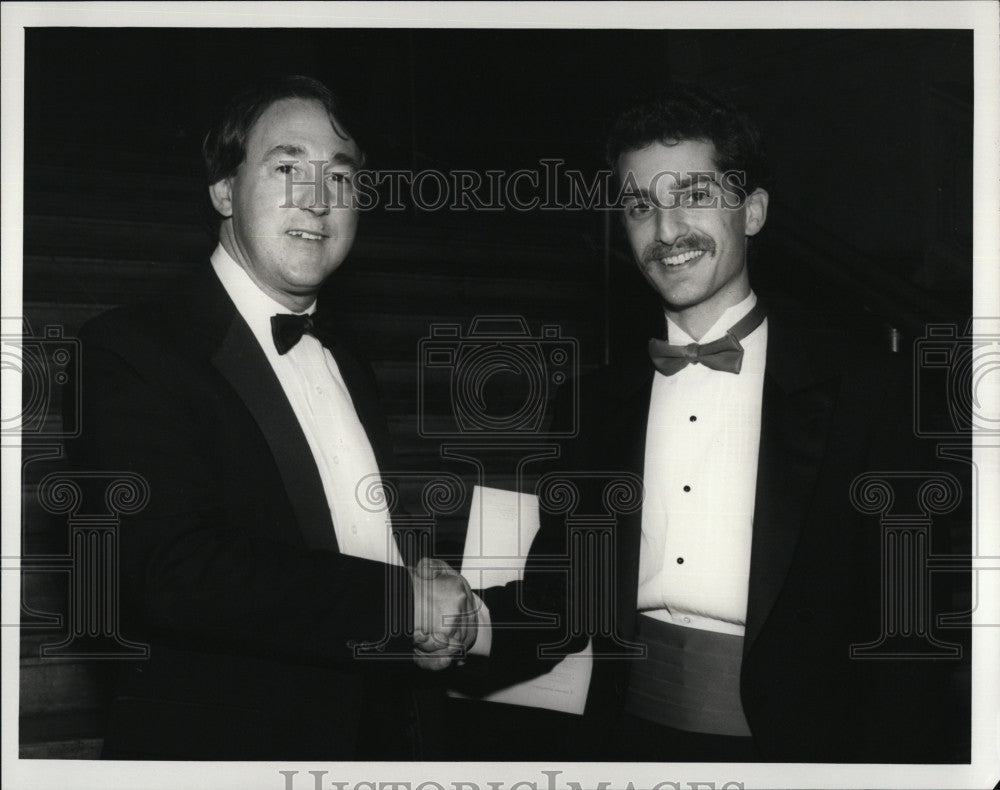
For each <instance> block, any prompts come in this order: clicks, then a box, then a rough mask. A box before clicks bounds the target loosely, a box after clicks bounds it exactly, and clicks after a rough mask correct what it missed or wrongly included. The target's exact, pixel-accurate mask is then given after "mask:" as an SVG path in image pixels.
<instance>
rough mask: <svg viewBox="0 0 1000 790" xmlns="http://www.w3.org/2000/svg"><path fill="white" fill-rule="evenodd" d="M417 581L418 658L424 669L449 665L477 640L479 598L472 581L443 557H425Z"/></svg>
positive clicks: (414, 577) (414, 575)
mask: <svg viewBox="0 0 1000 790" xmlns="http://www.w3.org/2000/svg"><path fill="white" fill-rule="evenodd" d="M410 578H411V580H412V582H413V606H414V612H413V643H414V648H415V650H414V660H415V661H416V662H417V666H419V667H420V668H422V669H429V670H439V669H446V668H447V667H448V666H450V665H451V663H452V661H454V660H455V659H456V658H459V659H460V658H463V657H464V656H465V651H467V650H468V649H469V648H471V647H472V645H473V644H474V643H475V641H476V623H477V617H476V602H475V598H474V597H473V595H472V590H471V589H470V588H469V583H468V582H467V581H466V580H465V578H464V577H463V576H462V575H461V574H460V573H456V572H455V571H454V570H452V569H451V567H450V566H449V565H448V564H447V563H446V562H443V561H442V560H437V559H431V558H429V557H424V558H422V559H421V560H420V562H418V563H417V565H416V567H415V568H414V569H413V571H412V572H411V574H410Z"/></svg>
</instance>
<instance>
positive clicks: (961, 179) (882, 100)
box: [5, 28, 973, 756]
mask: <svg viewBox="0 0 1000 790" xmlns="http://www.w3.org/2000/svg"><path fill="white" fill-rule="evenodd" d="M25 53H26V54H25V117H24V126H25V187H24V206H25V216H24V230H25V233H24V309H25V315H26V317H27V318H28V320H29V321H30V323H31V326H32V328H33V329H34V331H35V333H36V334H37V333H39V332H40V331H41V329H42V327H44V326H46V325H59V326H62V327H63V328H64V332H65V334H66V336H68V337H72V336H73V335H74V334H75V332H76V330H77V329H78V328H79V326H80V324H81V323H82V322H83V321H84V320H86V319H87V318H89V317H90V316H92V315H94V314H96V313H98V312H101V311H103V310H105V309H107V308H108V307H111V306H113V305H116V304H120V303H122V302H126V301H133V300H139V299H144V298H149V297H155V296H159V295H163V294H169V293H170V292H171V289H172V288H173V283H175V282H176V281H177V279H178V278H179V277H181V276H183V275H184V274H185V273H187V272H189V271H191V270H192V269H193V268H194V267H196V266H200V265H205V261H206V259H207V257H208V255H209V254H210V253H211V250H212V249H213V246H214V241H213V239H212V236H211V233H210V232H208V227H209V223H208V222H207V219H208V217H209V212H208V203H207V196H206V189H205V184H204V177H203V168H202V164H201V159H200V143H201V139H202V136H203V134H204V132H205V129H206V127H207V125H208V123H209V122H210V120H211V119H212V118H213V117H214V115H215V114H216V113H217V112H218V111H219V109H220V107H221V105H222V104H223V103H225V102H226V101H227V100H228V99H229V98H230V97H231V96H232V95H233V94H234V93H235V92H237V91H239V90H241V89H242V88H244V87H246V86H247V85H249V84H251V83H253V82H256V81H257V80H259V79H261V78H264V77H269V76H273V75H276V74H282V73H301V74H307V75H310V76H314V77H317V78H319V79H320V80H323V81H324V82H326V83H327V84H329V85H330V86H331V87H332V88H333V89H334V90H335V91H337V92H338V93H340V94H341V95H342V96H343V97H344V98H345V99H346V100H347V102H348V103H349V104H350V105H351V106H352V107H353V108H354V109H355V112H356V114H357V115H358V116H360V118H361V119H362V122H363V123H362V131H361V133H360V134H359V135H358V136H359V138H360V139H361V141H362V143H363V146H364V147H365V148H366V150H367V151H368V154H369V163H370V164H371V166H373V167H376V168H409V169H415V170H421V169H425V168H436V169H439V170H444V171H448V170H452V169H476V170H481V171H485V170H487V169H503V170H507V171H512V170H515V169H517V168H520V167H526V168H529V169H539V168H540V165H539V161H540V160H541V159H543V158H559V159H562V160H564V161H565V163H566V165H565V166H566V167H567V168H578V169H580V170H583V171H584V172H585V173H591V172H593V171H594V170H595V169H597V168H599V167H602V166H604V163H603V156H602V149H603V142H604V135H605V132H606V130H607V127H608V126H609V124H610V122H611V120H612V119H613V118H614V117H615V115H616V114H617V113H618V112H619V111H620V110H621V109H622V108H623V107H625V106H627V105H628V103H629V102H630V100H631V99H632V98H633V97H635V96H638V95H641V94H643V93H645V92H648V91H649V90H652V89H655V88H656V87H657V86H658V85H659V84H661V83H662V81H663V80H664V79H666V78H669V77H673V76H678V77H686V78H691V79H695V80H698V81H701V82H703V83H706V84H708V85H710V86H713V87H717V88H721V89H724V90H727V91H730V92H731V93H732V95H733V96H734V97H735V98H736V99H737V101H738V102H739V103H741V104H743V105H744V106H745V107H746V108H747V109H748V110H750V111H751V113H752V114H753V115H754V116H755V117H756V119H757V120H758V122H759V123H760V125H761V127H762V128H763V132H764V137H765V141H766V143H767V146H768V149H769V153H770V159H771V164H772V167H773V170H774V174H775V179H774V184H773V187H772V189H771V201H770V210H769V218H768V222H767V226H766V227H765V229H764V230H763V232H762V234H761V235H760V236H759V237H758V243H757V248H758V249H757V253H756V258H755V260H754V261H753V263H752V274H751V277H752V281H753V282H754V285H755V287H756V288H757V289H758V290H759V291H761V292H763V293H765V294H767V293H774V294H777V295H779V296H781V295H784V296H790V297H793V298H797V299H801V300H804V301H806V302H808V303H810V304H812V305H814V306H815V307H816V309H817V320H824V321H835V322H836V321H843V322H849V321H858V320H860V321H862V322H864V323H866V324H867V325H870V327H871V329H872V331H873V332H877V333H880V334H882V335H883V337H884V338H885V342H887V343H888V342H889V337H890V335H891V330H892V329H895V330H896V332H897V333H898V338H899V348H900V353H910V349H911V343H912V341H913V340H915V339H917V338H919V337H921V336H922V335H923V333H924V328H925V325H926V324H927V323H928V322H954V323H957V324H959V326H964V324H965V322H966V321H967V320H968V317H969V314H970V310H971V296H972V287H971V283H972V261H971V242H972V119H973V106H972V95H973V84H972V33H971V31H960V30H949V31H935V30H907V31H894V30H871V31H866V30H852V31H842V30H753V31H744V30H720V31H697V30H684V31H681V30H676V31H675V30H614V31H612V30H517V31H515V30H458V29H448V30H405V29H403V30H365V29H355V30H337V29H331V30H297V29H296V30H226V29H176V30H175V29H122V28H117V29H107V30H102V29H70V28H66V29H58V28H50V29H43V28H34V29H29V30H27V31H26V50H25ZM5 221H6V220H5ZM322 298H323V300H324V302H326V303H328V304H329V305H330V306H331V307H332V308H333V309H334V310H335V311H336V312H337V313H338V316H339V318H340V320H341V324H342V326H343V331H345V332H347V333H349V334H352V335H354V336H355V337H356V342H357V344H358V345H360V347H361V349H362V351H363V352H364V353H365V354H366V355H367V356H368V357H369V358H370V359H371V361H372V362H373V365H374V368H375V371H376V374H377V376H378V378H379V382H380V385H381V387H382V389H383V394H384V405H385V408H386V411H387V413H388V417H389V420H390V427H391V429H392V431H393V436H394V439H395V441H396V445H397V450H398V455H399V463H400V465H401V468H405V469H415V470H425V471H426V470H431V469H437V468H440V467H441V466H442V465H445V466H446V464H443V463H442V462H441V459H440V457H439V446H440V440H438V439H434V438H427V437H421V436H420V434H419V431H418V428H419V426H420V425H421V424H422V423H421V422H420V421H419V420H418V417H419V416H420V415H418V414H417V402H418V401H417V397H416V395H417V390H418V387H420V386H421V380H420V378H419V370H420V366H419V362H420V351H419V342H420V340H421V339H422V338H426V337H427V336H428V335H429V333H430V331H431V327H432V325H434V324H436V323H459V324H461V325H462V327H463V328H464V330H465V331H467V330H468V327H469V322H470V320H471V319H472V318H473V317H475V316H477V315H479V316H483V315H520V316H523V317H524V318H525V319H526V321H527V323H528V326H529V328H530V331H531V332H532V333H533V334H535V335H537V333H538V332H539V330H540V328H541V327H542V326H543V325H553V324H554V325H558V326H559V327H560V328H561V334H562V336H563V337H568V338H573V339H575V340H576V341H577V342H578V344H579V354H578V362H579V364H580V365H581V366H582V367H584V368H588V367H592V366H594V365H596V364H598V363H599V362H601V361H602V360H604V359H606V358H608V357H616V356H619V355H620V354H622V353H625V352H627V351H628V350H629V349H634V348H641V346H642V344H643V343H644V339H645V338H646V337H648V336H649V333H651V332H655V331H656V329H657V326H658V325H659V324H660V323H661V322H662V319H661V316H660V314H659V312H658V309H657V305H656V303H655V301H654V300H653V299H652V298H651V296H650V294H649V293H648V292H647V289H646V288H645V287H644V284H643V283H642V281H641V278H640V277H639V276H638V274H637V273H636V271H635V267H634V265H633V264H632V263H631V261H630V258H629V256H628V253H627V246H626V245H625V242H624V236H623V234H622V233H621V231H620V229H619V226H618V221H617V218H613V217H608V216H607V215H606V214H605V213H604V212H601V211H555V212H553V211H534V212H528V213H518V212H502V213H493V214H482V213H468V212H464V213H460V212H450V211H438V212H422V211H417V210H414V209H412V208H410V209H408V210H406V211H403V212H397V213H389V212H385V211H373V212H369V213H366V214H365V216H363V217H362V220H361V225H360V228H359V236H358V241H357V243H356V245H355V248H354V250H353V251H352V253H351V256H350V257H349V258H348V261H347V262H346V263H345V264H344V266H343V267H342V269H341V271H339V272H338V273H337V274H336V275H335V276H334V277H333V278H332V279H331V281H330V282H329V283H328V285H327V287H326V288H325V290H324V293H323V297H322ZM515 384H516V382H515ZM506 390H507V391H515V392H516V391H517V387H516V386H515V387H513V388H511V387H509V386H508V387H506ZM493 395H494V396H495V397H497V398H499V399H500V401H502V398H503V394H502V393H493ZM500 401H498V403H499V408H501V409H502V408H503V403H502V402H500ZM58 413H59V408H58V404H56V403H55V399H54V400H53V409H52V413H51V414H50V415H48V417H49V418H50V420H55V419H57V417H56V415H57V414H58ZM437 416H438V417H439V416H440V415H437ZM56 432H57V431H56ZM25 458H26V465H25V486H26V492H28V493H29V496H26V497H25V503H26V504H25V517H24V521H25V536H24V537H25V540H24V545H25V554H28V553H32V552H35V553H48V552H55V553H60V552H65V551H66V548H65V527H64V526H63V528H62V532H61V533H58V534H61V535H62V537H61V538H60V539H56V540H54V541H53V539H52V538H51V536H52V535H53V534H54V533H53V532H52V529H53V520H52V518H51V517H47V516H45V515H43V514H41V513H40V511H39V510H38V506H37V504H35V503H34V502H33V500H32V497H31V496H30V492H31V491H32V486H33V485H34V484H35V483H37V481H38V480H39V479H40V478H41V477H42V476H43V475H44V474H45V473H46V472H48V471H51V470H52V469H54V468H58V460H57V459H56V460H51V459H44V458H41V457H39V459H38V460H37V461H33V460H32V457H31V453H30V452H26V455H25ZM464 471H466V472H467V471H468V470H467V469H466V470H464ZM502 477H503V475H502V473H498V477H497V479H502ZM491 479H492V478H491ZM64 524H65V522H64V521H63V525H64ZM460 528H461V526H460V524H457V525H456V526H455V530H456V532H455V534H454V535H450V536H449V534H448V533H447V531H445V533H443V537H444V540H445V542H446V543H447V541H448V540H451V539H455V540H457V536H458V535H459V534H460V533H459V532H457V530H459V529H460ZM57 532H58V529H57ZM60 540H61V541H62V542H61V543H60ZM28 584H29V585H33V584H35V582H34V581H30V580H29V582H28ZM25 600H26V601H27V603H28V604H29V605H31V606H33V607H35V608H36V609H38V610H39V611H50V610H53V609H57V608H58V607H59V606H60V603H59V602H60V601H62V604H61V605H62V606H63V607H65V591H63V592H62V593H61V594H60V592H59V591H58V590H52V589H50V588H47V587H45V586H44V585H43V584H41V582H39V583H38V586H37V587H36V586H32V587H30V589H29V588H28V587H26V593H25ZM54 638H57V637H54V636H53V632H52V631H51V630H50V631H46V630H45V629H44V628H41V629H35V630H31V629H27V631H26V638H25V639H24V640H22V655H24V656H25V659H24V662H23V667H24V672H23V673H22V718H21V728H22V729H21V740H22V744H23V745H22V754H24V755H25V756H42V755H50V754H51V755H55V754H63V755H65V756H71V755H86V754H89V753H91V752H92V751H93V750H94V749H95V748H96V745H95V744H99V736H100V724H99V722H100V694H99V690H98V688H97V687H96V686H95V685H94V684H93V682H92V680H91V678H90V675H89V674H88V673H89V670H88V669H87V667H86V666H85V665H82V664H79V665H74V664H72V663H62V664H54V663H53V662H48V663H46V662H41V661H39V660H38V659H37V656H38V646H39V644H40V643H42V642H46V641H52V640H53V639H54ZM53 744H56V745H53ZM58 744H62V745H58ZM60 750H61V751H60Z"/></svg>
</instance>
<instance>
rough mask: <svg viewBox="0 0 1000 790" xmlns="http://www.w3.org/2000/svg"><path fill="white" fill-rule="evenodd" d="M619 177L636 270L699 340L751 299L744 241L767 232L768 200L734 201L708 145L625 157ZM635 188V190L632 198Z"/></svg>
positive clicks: (763, 196)
mask: <svg viewBox="0 0 1000 790" xmlns="http://www.w3.org/2000/svg"><path fill="white" fill-rule="evenodd" d="M618 172H619V173H620V174H621V176H622V178H623V179H625V184H626V187H627V189H626V194H625V206H624V208H625V211H624V224H625V233H626V235H627V236H628V240H629V244H630V245H631V247H632V253H633V254H634V255H635V260H636V263H637V264H638V266H639V269H640V271H641V272H642V273H643V276H645V278H646V280H647V281H648V282H649V284H650V285H651V286H653V288H654V289H655V290H656V292H657V293H658V294H659V295H660V297H661V298H662V299H663V302H664V305H665V307H666V310H667V313H668V314H669V315H671V317H672V318H674V320H676V321H677V322H678V323H679V324H680V325H681V326H682V327H683V328H684V329H685V330H687V331H688V332H689V333H691V334H692V335H693V336H695V337H696V338H697V337H700V335H701V333H703V332H704V331H706V330H707V329H708V328H709V327H710V326H711V325H712V324H713V323H715V321H716V319H717V318H718V317H719V316H720V315H721V314H722V312H723V311H724V310H725V309H726V308H728V307H731V306H733V305H735V304H738V303H739V302H740V301H742V300H743V299H744V298H746V296H747V295H748V294H749V293H750V282H749V279H748V278H747V271H746V238H747V236H752V235H754V234H755V233H757V231H759V230H760V229H761V228H762V227H763V225H764V220H765V218H766V216H767V193H766V192H764V191H763V190H760V189H758V190H756V191H755V192H754V193H753V194H752V195H750V196H748V197H747V198H746V199H745V200H737V196H736V195H735V194H734V192H733V188H732V183H731V182H729V183H727V180H726V179H725V178H724V176H723V174H722V173H718V172H717V169H716V166H715V146H714V145H713V144H712V143H710V142H706V141H703V140H682V141H680V142H678V143H676V144H674V145H664V144H662V143H653V144H651V145H649V146H647V147H645V148H642V149H640V150H637V151H627V152H626V153H624V154H622V155H621V157H620V158H619V160H618ZM630 178H631V179H633V181H632V182H631V184H630V182H629V180H628V179H630ZM631 185H634V186H637V187H638V190H636V191H635V193H634V194H633V193H631V190H630V189H628V187H629V186H631ZM727 188H728V191H727ZM737 204H738V206H737ZM692 330H693V331H692Z"/></svg>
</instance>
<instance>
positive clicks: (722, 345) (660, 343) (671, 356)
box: [649, 302, 766, 376]
mask: <svg viewBox="0 0 1000 790" xmlns="http://www.w3.org/2000/svg"><path fill="white" fill-rule="evenodd" d="M765 316H766V313H765V312H764V308H763V306H762V305H761V304H760V302H758V303H757V304H756V305H754V308H753V310H751V311H750V312H749V313H747V314H746V315H745V316H743V318H741V319H740V320H739V321H737V322H736V323H735V324H734V325H733V327H732V329H730V330H729V331H728V332H726V334H725V335H724V336H722V337H720V338H719V339H718V340H713V341H712V342H711V343H705V344H704V345H702V344H699V343H688V344H687V345H686V346H673V345H671V344H670V343H668V342H667V341H666V340H657V339H656V338H652V339H651V340H650V341H649V358H650V359H652V360H653V365H654V366H655V367H656V369H657V370H658V371H660V373H662V374H663V375H664V376H672V375H674V373H676V372H677V371H678V370H681V369H682V368H684V367H686V366H687V365H694V364H697V363H699V362H700V363H701V364H702V365H704V366H705V367H707V368H712V370H724V371H726V372H727V373H739V372H740V368H741V367H742V365H743V346H741V345H740V341H741V340H742V339H743V338H745V337H746V336H747V335H749V334H750V333H751V332H753V331H754V330H755V329H756V328H757V327H759V326H760V325H761V323H763V321H764V318H765Z"/></svg>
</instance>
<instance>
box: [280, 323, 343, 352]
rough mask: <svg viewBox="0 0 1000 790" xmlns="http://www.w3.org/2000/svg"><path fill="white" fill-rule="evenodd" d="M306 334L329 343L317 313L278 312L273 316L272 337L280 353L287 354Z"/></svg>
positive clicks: (325, 343)
mask: <svg viewBox="0 0 1000 790" xmlns="http://www.w3.org/2000/svg"><path fill="white" fill-rule="evenodd" d="M305 334H309V335H312V336H313V337H315V338H316V339H317V340H319V341H320V342H321V343H323V344H324V345H327V341H328V340H329V338H328V337H326V334H327V333H326V332H325V331H324V329H323V328H322V326H321V324H320V321H319V319H318V316H317V315H316V314H315V313H314V314H313V315H295V314H293V313H278V314H277V315H272V316H271V337H272V338H273V339H274V347H275V348H276V349H278V353H279V354H287V353H288V352H289V351H290V350H291V349H292V348H294V347H295V344H296V343H298V342H299V341H300V340H301V339H302V335H305Z"/></svg>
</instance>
